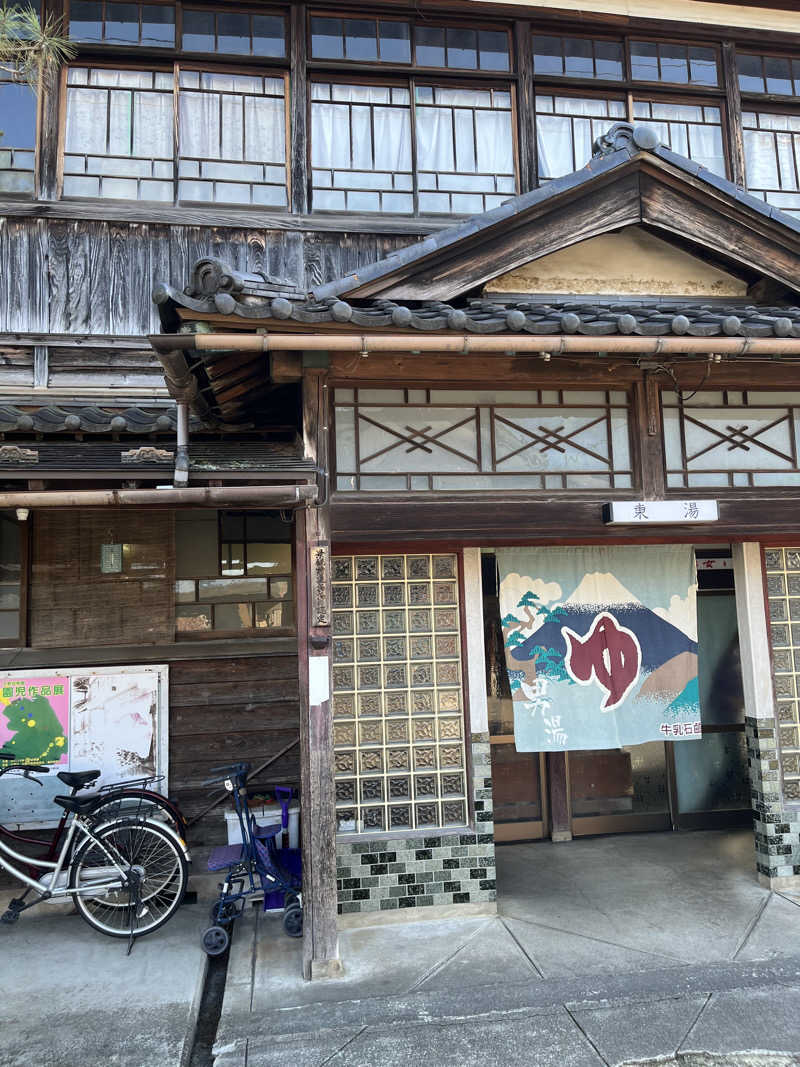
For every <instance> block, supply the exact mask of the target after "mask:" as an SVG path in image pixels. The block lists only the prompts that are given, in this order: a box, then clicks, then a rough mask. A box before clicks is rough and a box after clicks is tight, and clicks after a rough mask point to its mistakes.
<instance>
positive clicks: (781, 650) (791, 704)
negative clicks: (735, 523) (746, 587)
mask: <svg viewBox="0 0 800 1067" xmlns="http://www.w3.org/2000/svg"><path fill="white" fill-rule="evenodd" d="M764 558H765V562H766V568H767V597H768V600H769V618H770V634H771V638H772V668H773V678H774V684H775V704H776V711H777V716H778V739H779V746H780V749H779V751H780V766H781V777H782V779H783V797H784V800H786V801H800V547H798V548H767V549H765V551H764Z"/></svg>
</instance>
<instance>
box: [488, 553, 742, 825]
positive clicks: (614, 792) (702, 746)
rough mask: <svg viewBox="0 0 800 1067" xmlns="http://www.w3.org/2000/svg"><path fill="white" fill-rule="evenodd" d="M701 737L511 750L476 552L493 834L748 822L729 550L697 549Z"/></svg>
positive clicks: (491, 584) (494, 590)
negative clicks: (613, 745) (561, 750)
mask: <svg viewBox="0 0 800 1067" xmlns="http://www.w3.org/2000/svg"><path fill="white" fill-rule="evenodd" d="M695 555H696V558H697V563H698V603H697V614H698V646H699V671H698V674H699V679H698V680H699V687H700V710H701V720H702V723H703V736H702V738H701V739H700V740H691V741H680V740H677V741H660V740H659V741H650V742H647V743H646V744H642V745H631V746H626V747H624V748H619V749H609V750H603V751H585V752H582V751H576V752H567V753H540V752H517V750H516V747H515V743H514V712H513V707H512V702H511V693H510V690H509V688H508V681H507V678H506V673H505V661H504V652H503V639H502V629H501V625H500V607H499V597H498V582H497V566H496V561H495V557H494V555H493V554H491V553H486V554H484V556H483V594H484V595H483V604H484V626H485V646H486V678H487V693H488V703H489V733H490V740H491V747H492V779H493V790H494V818H495V840H496V841H498V842H501V841H523V840H535V839H537V838H546V837H553V839H554V840H559V839H560V840H564V839H568V838H569V837H577V836H583V835H589V834H608V833H629V832H641V831H645V830H670V829H672V830H678V829H714V828H721V827H728V826H747V825H749V824H750V820H751V813H750V807H749V788H748V767H747V749H746V744H745V735H744V696H743V693H742V680H741V671H740V664H739V642H738V629H737V623H736V603H735V595H734V587H733V569H732V563H731V552H730V549H729V548H728V547H725V548H713V549H709V548H702V549H699V548H698V549H697V550H696V553H695Z"/></svg>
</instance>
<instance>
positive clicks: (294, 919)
mask: <svg viewBox="0 0 800 1067" xmlns="http://www.w3.org/2000/svg"><path fill="white" fill-rule="evenodd" d="M283 929H284V930H285V931H286V933H287V934H288V935H289V937H302V936H303V909H302V908H301V907H300V905H299V904H291V905H290V906H289V907H288V908H287V909H286V911H285V912H284V913H283Z"/></svg>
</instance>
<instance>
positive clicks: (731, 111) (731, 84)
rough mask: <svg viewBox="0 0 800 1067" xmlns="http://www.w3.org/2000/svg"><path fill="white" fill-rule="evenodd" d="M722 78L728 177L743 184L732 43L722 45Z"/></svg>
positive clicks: (739, 101) (739, 107) (741, 136)
mask: <svg viewBox="0 0 800 1067" xmlns="http://www.w3.org/2000/svg"><path fill="white" fill-rule="evenodd" d="M722 76H723V78H724V79H725V98H726V109H725V110H726V116H725V118H726V123H727V132H728V142H729V147H730V160H731V173H730V174H729V175H728V177H729V178H730V179H731V180H732V181H734V182H736V184H737V185H741V186H744V184H745V168H744V134H743V132H742V96H741V93H740V91H739V71H738V70H737V68H736V46H735V45H734V43H733V41H724V42H723V44H722Z"/></svg>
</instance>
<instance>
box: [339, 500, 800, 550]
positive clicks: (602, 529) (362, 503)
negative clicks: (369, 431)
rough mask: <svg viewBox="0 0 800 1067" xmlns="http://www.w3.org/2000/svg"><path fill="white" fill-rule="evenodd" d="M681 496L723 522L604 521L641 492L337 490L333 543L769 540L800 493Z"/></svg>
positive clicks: (788, 529) (792, 513)
mask: <svg viewBox="0 0 800 1067" xmlns="http://www.w3.org/2000/svg"><path fill="white" fill-rule="evenodd" d="M671 495H673V496H677V497H679V498H684V499H685V498H689V499H694V498H697V499H699V498H701V497H703V498H707V497H711V498H712V499H716V500H718V501H719V513H720V517H719V521H717V522H710V523H708V524H707V525H703V526H699V525H697V526H692V527H676V526H664V527H656V526H653V527H649V528H648V529H647V530H641V529H632V528H627V527H625V528H622V527H610V526H606V525H605V524H604V522H603V504H604V503H606V502H607V501H609V500H625V499H628V500H631V499H633V500H636V499H639V495H638V491H637V490H614V489H608V490H607V491H605V492H599V493H598V492H593V493H592V495H591V498H590V499H587V497H586V496H585V495H584V496H582V497H581V496H580V495H579V494H577V493H574V492H573V493H569V492H564V493H563V495H562V496H557V495H556V494H555V493H550V494H547V493H535V492H529V493H523V492H512V491H510V490H509V491H505V492H503V491H502V490H494V491H487V492H483V493H473V492H469V491H467V490H464V491H462V492H460V493H459V492H456V491H453V492H448V493H400V492H398V493H396V494H394V495H390V494H388V493H361V494H357V493H350V494H343V493H334V494H333V497H332V500H331V522H332V536H333V540H334V543H336V544H338V545H341V544H344V543H345V542H349V541H362V542H364V541H368V542H370V543H372V544H376V543H379V542H391V543H394V544H400V543H404V542H416V541H431V540H437V541H448V542H452V543H454V544H457V545H479V546H484V547H485V546H487V545H503V544H505V545H509V544H511V545H513V544H561V543H585V542H587V541H592V542H607V543H609V544H612V543H613V544H619V543H623V544H624V543H627V542H634V543H635V542H648V541H652V542H654V543H658V542H663V541H669V542H675V543H678V542H688V543H690V544H700V543H702V542H704V541H705V542H713V543H716V542H718V541H720V540H723V541H725V540H728V541H741V540H765V539H768V538H775V537H778V538H780V537H783V538H785V537H787V536H790V537H794V536H796V535H797V530H798V519H797V516H798V513H799V509H800V494H799V493H797V491H796V490H795V491H792V490H788V489H780V488H776V489H763V490H760V491H759V490H751V491H749V492H747V491H738V490H730V489H727V490H725V489H720V490H718V491H717V492H716V493H714V492H713V491H712V492H709V491H708V490H705V491H700V490H694V489H682V490H674V491H673V492H672V494H671Z"/></svg>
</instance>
